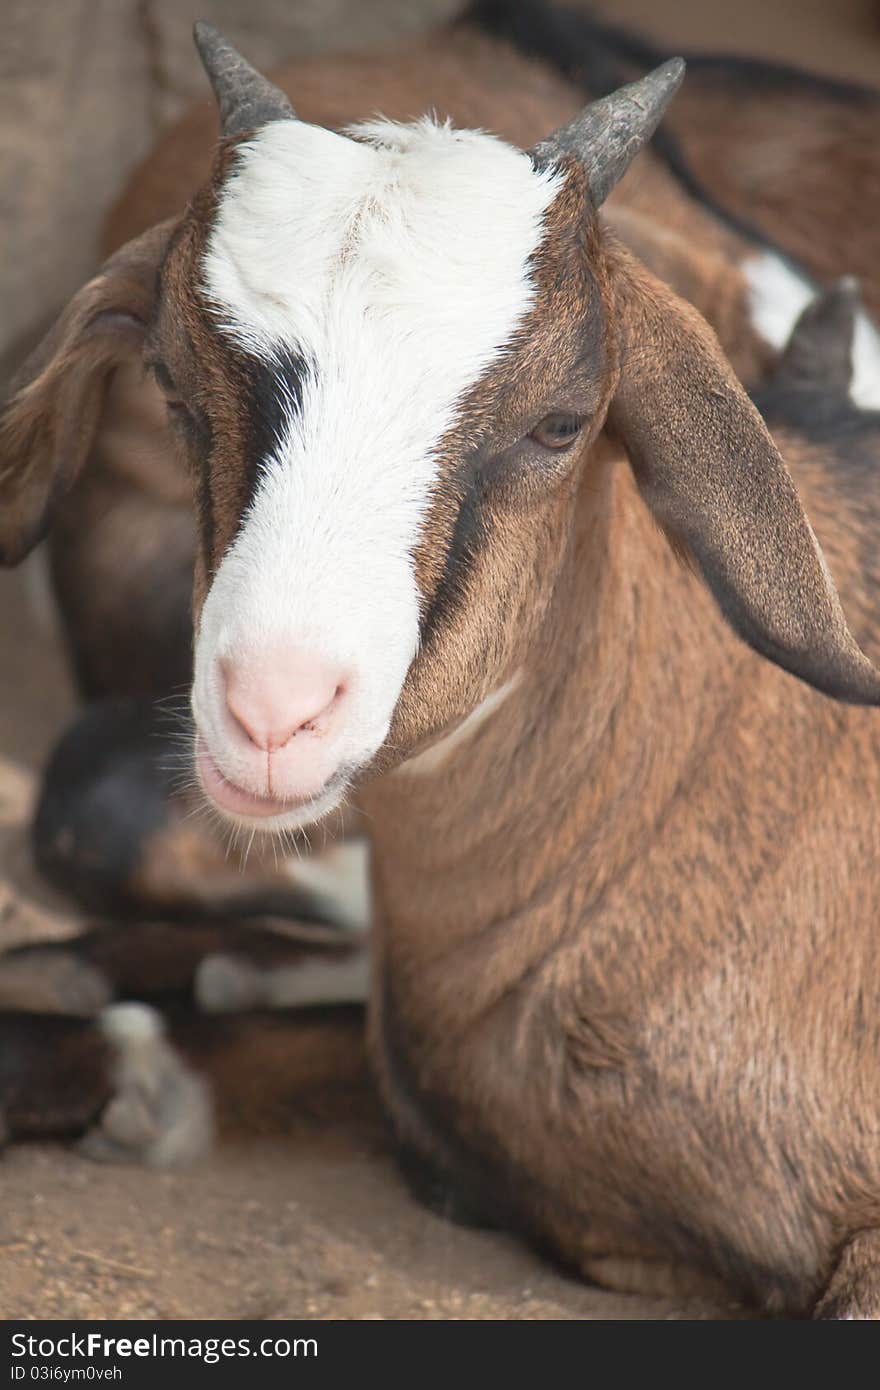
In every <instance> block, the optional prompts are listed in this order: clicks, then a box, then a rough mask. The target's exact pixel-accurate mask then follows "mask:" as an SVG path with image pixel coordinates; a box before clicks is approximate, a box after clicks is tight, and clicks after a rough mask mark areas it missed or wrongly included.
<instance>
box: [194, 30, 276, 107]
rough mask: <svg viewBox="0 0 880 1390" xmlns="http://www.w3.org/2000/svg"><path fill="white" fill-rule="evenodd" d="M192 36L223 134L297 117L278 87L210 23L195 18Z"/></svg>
mask: <svg viewBox="0 0 880 1390" xmlns="http://www.w3.org/2000/svg"><path fill="white" fill-rule="evenodd" d="M193 38H194V39H195V45H196V48H197V49H198V50H199V57H200V58H201V60H202V65H203V67H204V69H205V72H206V73H207V74H208V80H209V82H210V83H211V87H212V88H213V91H214V96H215V97H216V98H217V105H218V107H219V108H220V129H221V131H222V132H223V134H224V135H240V134H241V132H242V131H244V130H254V129H256V127H257V126H261V125H268V124H269V122H270V121H289V120H296V112H295V111H294V109H293V107H292V106H291V104H290V102H289V101H288V100H287V97H286V96H285V95H284V93H283V92H282V90H281V88H280V87H276V86H275V85H274V83H272V82H270V81H269V80H268V78H266V77H263V75H262V74H261V73H259V72H257V70H256V68H252V67H251V65H250V63H248V62H246V60H245V59H244V58H242V56H241V54H240V53H239V52H238V51H237V50H236V49H235V48H233V46H232V44H231V43H230V42H229V40H228V39H224V37H223V35H222V34H221V33H220V30H219V29H215V28H214V25H213V24H208V23H206V21H205V20H203V19H200V20H198V21H197V22H196V24H195V25H194V26H193Z"/></svg>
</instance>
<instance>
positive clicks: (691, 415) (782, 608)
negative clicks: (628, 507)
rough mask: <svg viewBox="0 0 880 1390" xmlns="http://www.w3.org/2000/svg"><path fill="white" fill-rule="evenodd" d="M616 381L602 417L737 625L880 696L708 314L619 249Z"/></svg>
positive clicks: (823, 675) (865, 698)
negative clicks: (606, 414)
mask: <svg viewBox="0 0 880 1390" xmlns="http://www.w3.org/2000/svg"><path fill="white" fill-rule="evenodd" d="M610 255H611V257H612V260H613V262H614V265H613V273H614V283H615V285H616V287H617V311H618V315H619V321H620V329H621V335H622V336H621V376H620V384H619V387H618V390H617V393H616V395H615V398H614V400H613V402H612V405H611V409H610V412H609V427H610V428H611V429H612V430H613V431H614V432H615V433H616V434H618V435H619V436H620V438H621V439H622V441H623V442H624V444H625V445H626V448H627V451H628V453H629V456H630V459H631V461H632V466H633V469H634V471H635V475H636V479H637V482H638V485H639V488H640V490H641V493H642V495H643V497H644V498H645V501H646V502H647V504H648V506H649V507H650V509H651V511H652V512H653V513H654V515H655V517H656V518H657V520H658V521H659V523H660V524H661V526H662V527H663V528H664V530H666V531H667V532H668V533H669V534H670V535H671V536H672V537H674V538H675V539H676V540H678V541H679V542H682V543H684V545H685V546H686V548H687V549H688V551H689V552H690V553H691V555H692V556H693V558H694V560H695V561H696V563H697V565H698V566H699V569H700V571H701V572H702V574H703V577H704V578H705V580H706V582H707V584H708V585H709V588H710V589H711V591H712V593H713V594H714V596H715V599H716V600H717V602H718V605H719V607H720V608H721V611H722V612H723V613H724V615H725V617H726V618H727V619H728V621H729V622H730V624H731V625H732V626H733V627H734V628H735V629H736V631H737V632H738V633H739V634H740V635H741V636H742V637H744V638H745V640H746V641H747V642H748V643H749V644H750V645H751V646H752V647H754V648H755V650H756V651H758V652H760V653H761V654H762V655H763V656H766V657H769V659H770V660H771V661H775V662H776V663H777V665H779V666H782V667H784V669H785V670H787V671H791V672H793V673H794V674H795V675H796V676H800V677H801V679H803V680H805V681H808V682H809V683H810V685H813V686H815V687H816V689H817V690H821V691H824V692H825V693H826V694H828V695H832V696H834V697H835V698H837V699H840V700H848V701H851V702H853V703H856V704H880V674H878V672H877V671H875V670H874V668H873V667H872V665H871V663H870V662H869V661H868V659H867V657H866V656H865V655H864V653H863V652H862V651H861V650H860V648H859V647H858V645H857V644H856V641H855V639H854V638H853V636H852V635H851V633H850V632H849V629H848V628H847V625H846V619H845V618H844V615H843V611H842V609H841V606H840V600H839V599H838V596H837V591H836V590H835V588H834V583H833V581H832V579H831V576H830V574H829V572H828V567H827V565H826V562H825V558H824V556H823V554H822V552H821V550H820V548H819V544H818V541H817V540H816V537H815V535H814V534H813V530H812V528H811V526H810V524H809V522H808V521H807V518H806V516H805V514H804V510H803V508H802V506H801V503H800V499H799V497H798V495H797V492H796V491H795V488H794V484H793V483H792V480H791V478H790V476H789V473H788V470H787V468H786V466H785V464H784V462H783V460H782V458H781V457H780V455H779V453H778V451H777V449H776V446H775V445H774V443H773V440H772V439H771V437H770V435H769V433H768V431H767V428H766V426H765V425H764V422H763V420H762V419H761V417H760V415H759V414H758V412H757V410H756V409H755V407H754V406H753V405H752V403H751V401H750V400H749V398H748V396H747V395H746V394H745V392H744V391H743V389H742V387H741V386H740V384H739V382H738V381H737V379H736V377H735V376H734V374H733V371H732V369H731V367H730V365H729V364H728V362H727V359H726V358H725V356H724V354H723V352H722V351H721V348H720V347H719V344H718V341H717V339H716V338H715V335H714V333H713V332H712V330H711V329H710V328H709V326H708V324H707V323H706V322H705V320H704V319H703V318H702V317H701V316H700V315H699V314H698V313H697V312H696V310H694V309H692V308H691V307H690V306H689V305H687V304H685V303H684V302H683V301H682V300H680V299H678V298H677V296H676V295H675V294H673V292H672V291H671V290H669V289H668V288H667V287H666V286H665V285H663V284H661V282H660V281H658V280H656V279H655V278H654V276H652V275H650V274H649V272H648V271H647V270H645V268H644V267H643V266H641V265H640V264H639V263H638V262H637V261H636V260H635V259H634V258H633V257H632V256H630V255H629V254H628V253H627V252H625V251H624V250H623V249H622V248H619V247H617V246H616V245H615V246H614V247H612V248H610Z"/></svg>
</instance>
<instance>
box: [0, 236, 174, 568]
mask: <svg viewBox="0 0 880 1390" xmlns="http://www.w3.org/2000/svg"><path fill="white" fill-rule="evenodd" d="M174 226H175V222H174V221H169V222H163V223H160V225H159V226H157V227H152V228H151V229H150V230H149V231H147V232H144V233H143V234H142V235H141V236H139V237H136V238H135V240H134V241H130V242H128V243H127V245H125V246H123V247H122V248H121V249H120V250H119V251H117V252H116V253H115V255H113V256H111V257H110V259H109V260H108V261H106V262H105V264H104V265H103V266H102V267H101V269H100V270H99V272H98V274H97V275H96V276H95V278H94V279H93V280H90V281H89V282H88V284H87V285H84V286H83V288H82V289H81V290H80V291H79V292H78V293H77V294H75V295H74V297H73V299H72V300H71V301H70V303H69V304H68V305H67V308H66V309H65V310H64V312H63V313H62V315H61V317H60V318H59V320H58V322H57V323H56V324H55V326H54V328H52V329H51V331H50V332H49V334H48V335H47V337H46V338H44V340H43V342H42V343H41V344H40V346H39V347H38V348H37V349H36V350H35V351H34V352H33V353H32V354H31V356H30V357H29V358H28V359H27V361H26V362H25V363H24V365H23V367H22V368H21V369H20V371H19V372H18V373H17V374H16V376H15V378H14V379H13V382H12V385H11V388H10V395H9V398H8V400H7V402H6V404H5V405H4V406H3V408H2V410H0V564H4V565H15V564H17V563H18V561H19V560H22V559H24V557H25V555H27V553H28V551H30V550H31V549H32V548H33V547H34V546H35V545H36V543H37V542H38V541H39V540H40V539H41V538H42V536H43V535H44V533H45V531H46V530H47V529H48V527H49V524H50V521H51V514H52V510H53V508H54V506H55V504H56V503H57V502H58V501H59V500H60V499H61V498H62V497H63V496H64V494H65V493H66V492H67V490H68V489H69V488H70V487H71V485H72V484H73V482H74V481H75V479H76V477H77V475H78V474H79V472H80V470H81V468H82V466H83V464H84V462H85V460H86V458H87V457H88V453H89V450H90V447H91V444H92V440H93V437H94V434H95V430H96V428H97V426H98V422H99V419H100V415H101V407H102V405H103V401H104V394H105V391H106V389H107V386H108V385H109V382H110V378H111V376H112V374H113V370H114V368H115V367H116V366H117V365H118V364H119V362H120V361H122V360H123V359H124V358H126V357H133V356H137V355H138V354H139V353H140V352H141V351H142V349H143V343H144V336H145V333H146V328H147V325H148V323H149V322H150V318H151V317H152V313H153V306H154V302H155V297H156V284H157V278H158V268H159V263H160V261H161V258H162V256H163V254H164V251H165V248H166V246H167V244H168V240H169V238H170V235H171V232H172V229H173V227H174Z"/></svg>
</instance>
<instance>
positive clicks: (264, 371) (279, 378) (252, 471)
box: [237, 351, 309, 516]
mask: <svg viewBox="0 0 880 1390" xmlns="http://www.w3.org/2000/svg"><path fill="white" fill-rule="evenodd" d="M237 364H238V365H237V369H238V372H239V378H240V384H241V390H242V396H243V399H244V401H245V409H246V411H247V456H246V459H245V460H244V467H245V484H244V488H243V490H242V498H243V500H242V516H244V514H245V513H246V512H247V510H248V509H249V507H250V506H251V504H252V502H253V500H254V497H255V496H256V492H257V488H258V487H259V483H260V476H261V472H262V469H263V466H264V464H265V463H266V461H267V460H268V459H269V458H271V456H272V455H273V454H274V453H276V452H277V451H278V448H279V446H280V445H281V444H282V443H283V440H284V437H285V432H286V429H287V426H288V424H289V421H290V418H291V415H294V416H295V415H297V414H299V412H300V411H301V410H302V401H303V387H304V384H305V379H306V375H307V373H308V371H309V364H308V362H307V361H306V359H305V358H304V357H303V356H302V355H301V354H299V353H296V352H290V351H281V352H279V353H278V355H277V356H275V357H273V359H272V360H271V361H269V362H267V361H264V360H262V359H261V358H258V357H245V356H241V357H238V359H237Z"/></svg>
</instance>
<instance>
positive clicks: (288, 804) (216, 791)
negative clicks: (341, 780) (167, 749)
mask: <svg viewBox="0 0 880 1390" xmlns="http://www.w3.org/2000/svg"><path fill="white" fill-rule="evenodd" d="M195 762H196V772H197V773H198V778H199V781H200V783H201V785H202V790H203V791H204V792H205V794H206V796H207V797H208V798H209V800H211V801H212V802H213V803H214V804H215V805H216V806H218V807H219V809H220V810H221V811H225V812H226V813H227V814H231V815H233V816H236V817H239V818H241V817H247V818H248V819H250V820H263V821H267V820H270V819H272V818H273V817H276V816H286V815H289V814H290V813H291V812H296V811H300V810H302V809H303V808H304V807H306V806H309V805H311V804H312V803H314V802H316V801H318V800H319V799H320V798H321V797H323V795H324V793H325V792H326V791H327V790H328V789H329V785H325V786H323V787H319V788H317V789H316V790H315V791H313V792H309V793H308V794H307V795H305V796H285V797H274V796H261V795H259V794H258V793H257V792H251V791H247V790H246V788H244V787H240V786H239V785H238V784H237V783H236V782H230V780H229V778H228V777H226V776H225V775H224V773H223V772H221V770H220V768H219V767H218V766H217V763H216V761H215V760H214V757H213V756H212V754H211V751H210V749H209V748H208V745H207V743H206V742H205V740H204V739H203V738H202V737H201V735H199V736H198V737H197V738H196V748H195ZM332 780H334V781H335V778H334V779H332ZM267 828H268V827H267Z"/></svg>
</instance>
